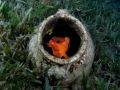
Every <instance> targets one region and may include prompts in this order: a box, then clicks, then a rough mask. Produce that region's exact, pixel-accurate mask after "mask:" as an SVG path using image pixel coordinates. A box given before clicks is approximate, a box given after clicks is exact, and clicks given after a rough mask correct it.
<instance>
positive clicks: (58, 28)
mask: <svg viewBox="0 0 120 90" xmlns="http://www.w3.org/2000/svg"><path fill="white" fill-rule="evenodd" d="M50 28H52V29H53V31H52V34H48V33H47V32H48V30H49V29H50ZM75 28H76V26H75V24H74V22H72V21H71V20H67V19H63V18H58V19H54V20H51V21H49V22H48V24H47V25H46V26H45V29H44V30H43V31H44V32H43V47H44V49H45V50H46V51H48V53H49V54H51V55H53V54H52V49H51V48H50V47H48V46H47V43H48V42H49V40H50V39H51V38H52V37H53V36H58V37H66V36H67V37H69V38H70V48H69V50H68V51H67V55H68V56H69V57H71V56H73V55H74V54H76V53H77V51H78V49H79V47H80V42H81V39H80V36H79V35H78V33H77V32H76V30H75Z"/></svg>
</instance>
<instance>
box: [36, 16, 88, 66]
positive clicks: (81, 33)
mask: <svg viewBox="0 0 120 90" xmlns="http://www.w3.org/2000/svg"><path fill="white" fill-rule="evenodd" d="M55 17H57V18H65V19H69V20H71V21H74V22H75V25H76V26H78V29H79V30H78V32H79V36H81V37H80V38H81V42H80V44H81V45H80V46H79V49H78V51H77V52H76V53H75V54H74V56H72V57H70V58H69V60H67V59H61V58H57V57H54V56H53V55H51V54H49V53H48V51H46V50H45V49H44V47H43V43H42V42H43V40H42V39H43V34H44V33H43V30H44V28H45V26H46V25H47V23H49V21H51V20H52V19H54V18H55ZM86 40H87V32H86V29H85V27H84V26H83V24H82V23H81V22H80V21H79V20H78V19H76V18H74V17H73V16H71V15H69V14H64V15H63V14H60V15H52V16H49V17H48V18H47V19H46V20H44V21H43V22H42V23H41V25H40V27H39V33H38V43H39V45H40V48H39V49H40V50H41V52H42V53H43V55H44V56H45V58H47V59H49V60H50V61H52V62H55V63H58V64H68V63H72V62H75V61H77V60H79V59H80V57H82V54H83V53H84V51H85V49H86V45H87V44H86Z"/></svg>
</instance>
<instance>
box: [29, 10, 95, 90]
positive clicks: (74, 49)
mask: <svg viewBox="0 0 120 90" xmlns="http://www.w3.org/2000/svg"><path fill="white" fill-rule="evenodd" d="M53 36H59V37H66V36H67V37H69V38H70V47H69V50H68V51H67V52H66V53H67V55H68V56H69V58H68V59H64V58H58V57H55V56H54V55H53V54H52V50H51V48H49V47H48V46H47V45H48V44H47V43H48V42H49V40H50V39H51V38H52V37H53ZM29 53H30V55H32V57H33V58H34V59H33V60H32V62H33V64H34V65H35V66H36V68H37V69H38V72H40V73H42V72H43V71H46V70H47V72H46V73H47V76H48V77H49V81H50V83H51V85H52V84H53V82H54V80H55V81H60V82H61V84H60V85H62V86H64V87H72V90H77V89H78V90H80V88H81V86H80V82H81V80H82V78H83V76H84V75H85V76H88V74H89V72H90V69H91V66H92V63H93V59H94V45H93V42H92V39H91V36H90V34H89V33H88V31H87V30H86V28H85V26H84V25H83V24H82V23H81V22H80V21H79V20H78V19H76V18H75V17H73V16H72V15H70V14H69V13H68V12H67V11H66V10H59V11H58V12H57V13H56V14H55V15H52V16H49V17H48V18H47V19H45V20H44V21H43V22H42V23H41V24H40V26H39V27H38V29H37V30H36V32H35V34H34V35H33V36H32V38H31V40H30V43H29ZM53 77H54V78H53ZM62 90H64V89H62ZM70 90H71V89H70Z"/></svg>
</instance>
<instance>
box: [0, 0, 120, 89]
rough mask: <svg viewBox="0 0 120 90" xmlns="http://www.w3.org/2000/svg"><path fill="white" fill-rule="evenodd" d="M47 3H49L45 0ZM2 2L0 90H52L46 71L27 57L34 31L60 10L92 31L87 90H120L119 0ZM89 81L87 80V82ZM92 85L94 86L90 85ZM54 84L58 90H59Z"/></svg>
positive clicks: (0, 20)
mask: <svg viewBox="0 0 120 90" xmlns="http://www.w3.org/2000/svg"><path fill="white" fill-rule="evenodd" d="M45 1H47V0H45ZM48 1H50V2H49V3H47V4H45V3H42V1H41V0H0V90H21V89H22V90H39V89H40V88H43V90H49V89H50V88H52V87H50V83H51V82H49V81H48V78H47V76H46V72H45V71H43V73H42V74H40V73H38V70H37V69H36V68H35V67H34V65H33V63H32V62H31V60H30V59H31V58H30V56H28V44H29V40H30V38H31V36H32V35H33V34H34V33H35V29H36V28H37V27H38V26H39V24H40V23H41V22H42V21H43V20H44V19H46V18H47V17H48V16H50V15H52V14H55V13H56V12H57V11H58V9H67V10H68V12H69V13H71V14H72V15H73V16H75V17H76V18H78V19H79V20H80V21H81V22H82V23H83V24H84V25H85V26H86V28H87V30H88V31H89V32H90V34H91V37H92V39H93V42H94V45H95V59H94V62H93V66H92V70H91V73H90V75H89V77H88V78H84V79H83V82H82V84H83V87H84V89H85V90H119V89H120V1H119V0H48ZM86 80H87V81H86ZM91 82H92V83H91ZM58 84H59V82H55V83H54V85H56V86H54V87H55V89H56V90H60V88H59V86H58Z"/></svg>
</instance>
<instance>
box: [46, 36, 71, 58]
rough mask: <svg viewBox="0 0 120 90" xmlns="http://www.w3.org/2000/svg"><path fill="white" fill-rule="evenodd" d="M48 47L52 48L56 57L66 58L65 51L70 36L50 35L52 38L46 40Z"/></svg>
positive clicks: (68, 45) (68, 44)
mask: <svg viewBox="0 0 120 90" xmlns="http://www.w3.org/2000/svg"><path fill="white" fill-rule="evenodd" d="M48 47H51V48H52V52H53V55H54V56H55V57H58V58H62V57H64V58H65V59H68V58H69V57H68V55H67V54H66V52H67V51H68V49H69V47H70V38H68V37H64V38H63V37H56V36H54V37H52V39H51V40H50V41H49V42H48Z"/></svg>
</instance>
